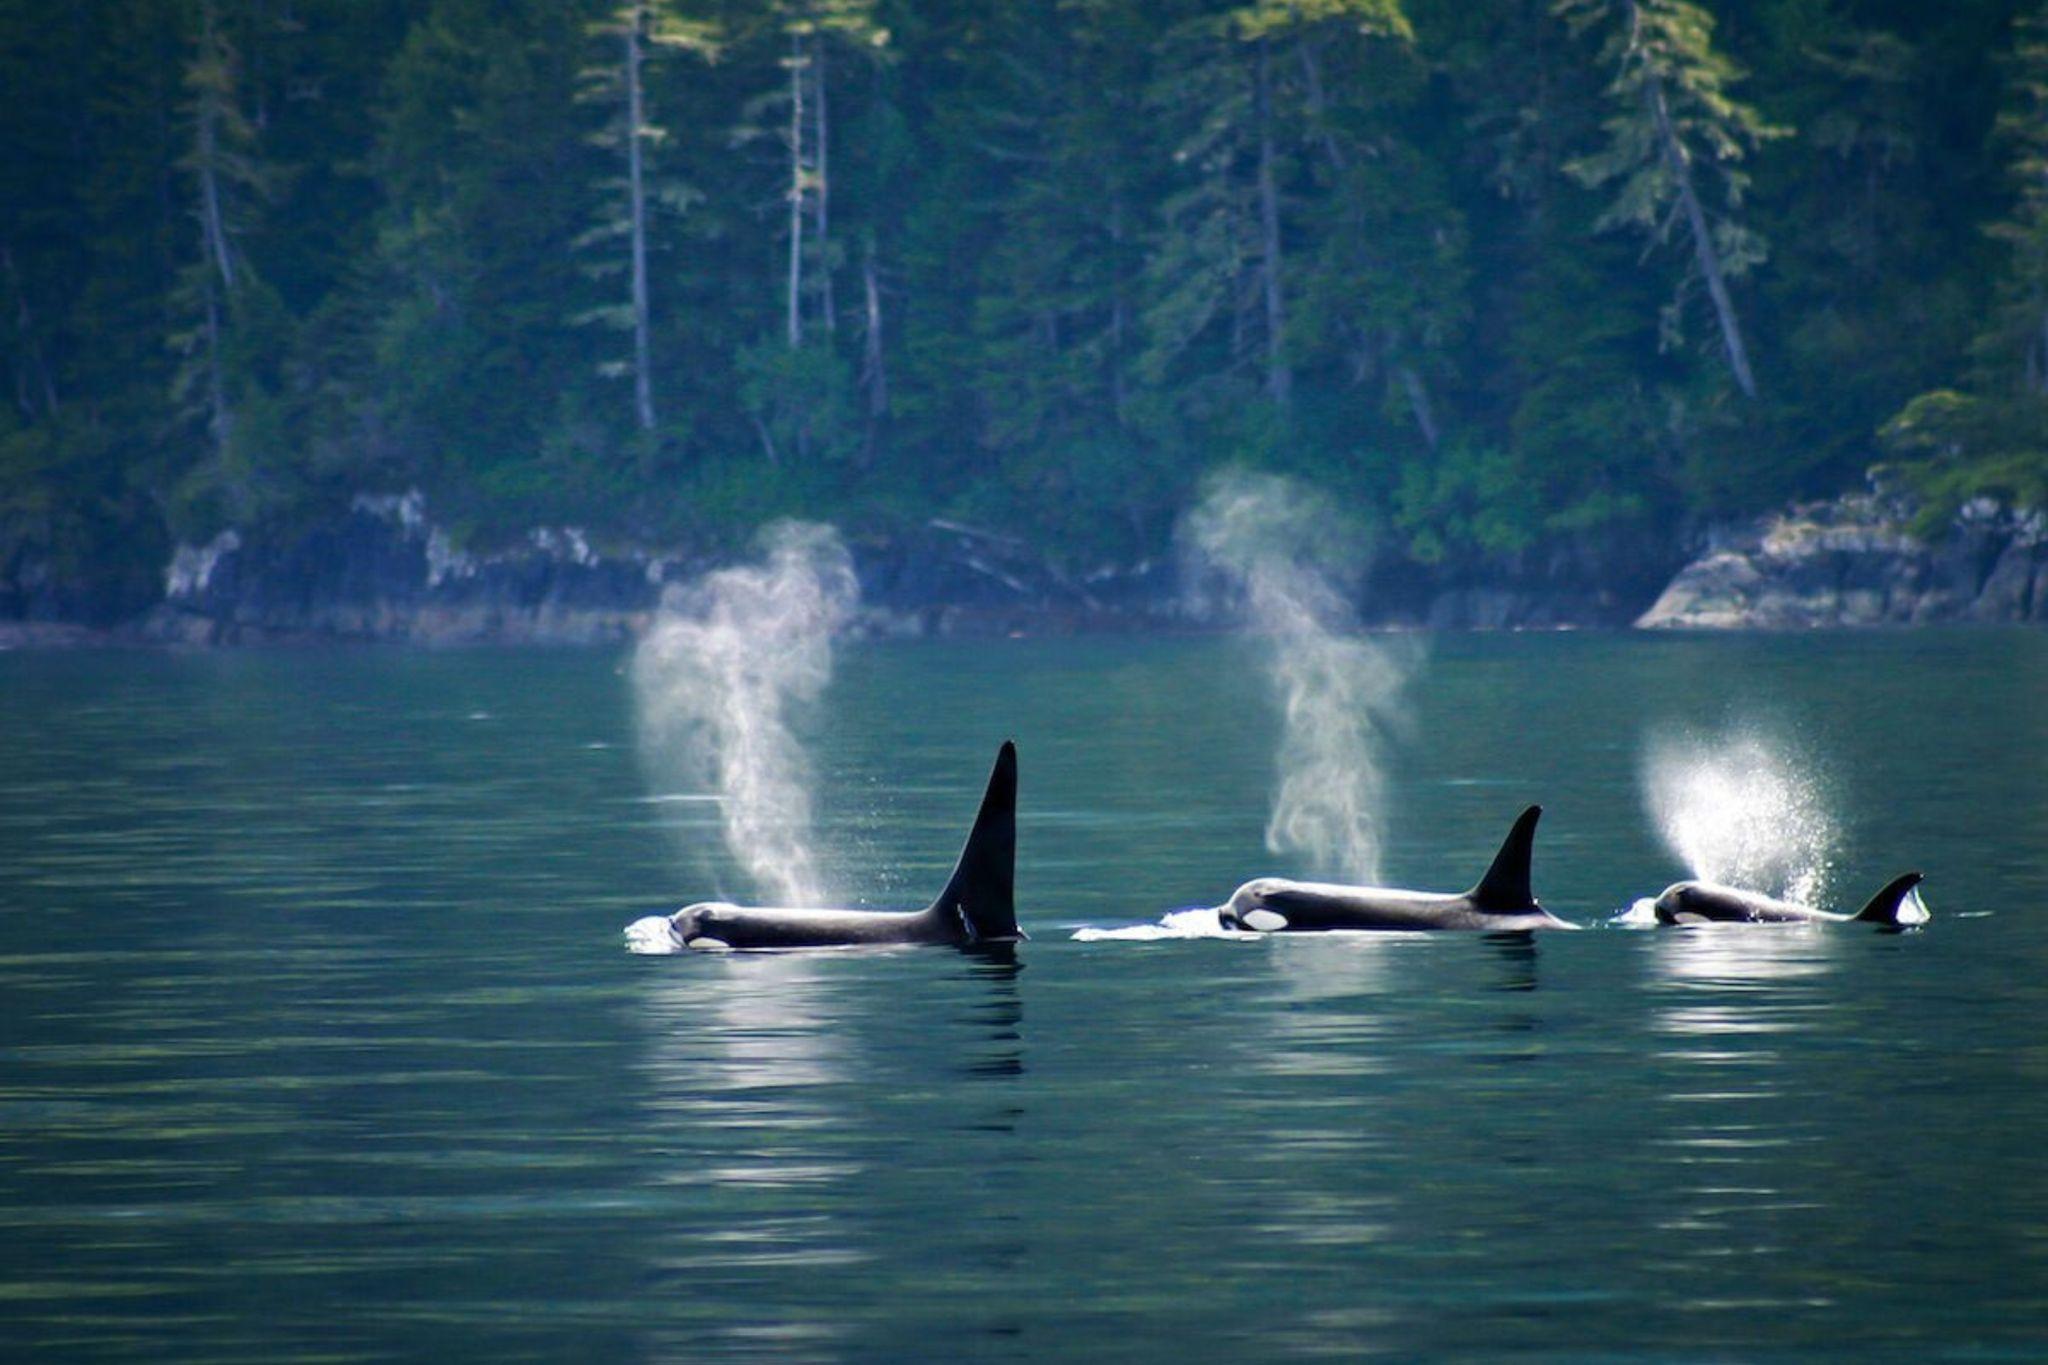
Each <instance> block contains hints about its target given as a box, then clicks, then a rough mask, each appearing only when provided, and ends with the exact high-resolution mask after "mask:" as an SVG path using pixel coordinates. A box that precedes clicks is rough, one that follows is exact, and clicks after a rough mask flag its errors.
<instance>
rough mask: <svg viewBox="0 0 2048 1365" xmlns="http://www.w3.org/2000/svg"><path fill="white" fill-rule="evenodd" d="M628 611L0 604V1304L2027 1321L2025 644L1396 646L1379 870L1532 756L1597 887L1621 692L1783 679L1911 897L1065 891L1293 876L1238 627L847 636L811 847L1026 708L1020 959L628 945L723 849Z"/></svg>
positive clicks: (615, 1316) (332, 1324)
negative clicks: (1766, 903)
mask: <svg viewBox="0 0 2048 1365" xmlns="http://www.w3.org/2000/svg"><path fill="white" fill-rule="evenodd" d="M618 663H619V661H618V660H617V659H614V658H609V657H605V656H601V655H596V654H567V653H465V654H445V655H428V654H402V653H381V652H375V653H373V652H364V653H339V652H336V653H329V652H304V653H268V654H220V655H202V656H190V657H182V656H169V655H157V654H133V655H127V654H113V655H51V656H5V657H0V708H4V709H0V718H4V722H5V736H6V742H5V745H4V749H0V1354H4V1355H5V1356H6V1357H7V1358H9V1359H27V1358H37V1359H42V1358H75V1357H85V1358H112V1357H121V1358H130V1359H136V1358H148V1359H162V1358H181V1359H197V1358H204V1359H229V1360H251V1361H277V1360H312V1359H320V1360H344V1359H354V1358H378V1357H387V1358H388V1357H397V1356H402V1357H412V1358H417V1357H422V1356H427V1355H430V1354H434V1353H442V1354H446V1355H450V1356H455V1357H460V1358H490V1359H518V1358H537V1357H539V1358H580V1359H642V1358H648V1359H679V1360H687V1359H698V1358H704V1357H707V1356H714V1355H715V1356H725V1357H733V1356H751V1355H759V1356H774V1357H777V1358H791V1359H827V1360H829V1359H932V1360H944V1359H957V1358H977V1357H991V1358H1032V1359H1044V1358H1058V1357H1081V1356H1117V1357H1123V1358H1162V1357H1164V1358H1172V1357H1180V1358H1184V1359H1203V1360H1237V1359H1247V1358H1276V1357H1292V1356H1312V1355H1333V1356H1346V1357H1352V1356H1363V1355H1381V1356H1386V1357H1391V1358H1412V1357H1414V1356H1418V1355H1425V1354H1427V1355H1435V1356H1464V1357H1474V1358H1478V1357H1483V1358H1498V1357H1501V1356H1509V1355H1514V1356H1523V1357H1536V1358H1550V1359H1557V1360H1585V1359H1614V1360H1622V1359H1627V1360H1716V1361H1719V1360H1788V1359H1802V1360H1806V1359H1811V1360H1838V1359H1845V1358H1861V1359H1870V1358H1882V1357H1889V1358H1894V1359H1902V1360H1903V1359H1927V1358H1946V1359H1958V1360H1984V1359H2039V1358H2043V1357H2044V1356H2048V1160H2044V1157H2043V1144H2044V1139H2048V1043H2044V1041H2043V1037H2042V1034H2043V1031H2044V1029H2048V970H2044V969H2048V838H2044V833H2048V635H2039V634H2018V633H1982V634H1910V635H1867V636H1863V635H1859V636H1830V637H1825V638H1732V639H1694V638H1676V637H1658V638H1636V637H1622V636H1581V637H1521V638H1473V639H1448V640H1443V641H1439V642H1437V643H1436V645H1435V646H1434V649H1433V652H1432V655H1431V658H1430V660H1429V662H1428V663H1427V665H1426V667H1425V668H1424V670H1423V671H1422V673H1421V674H1420V676H1419V678H1418V679H1417V682H1416V684H1415V687H1414V691H1413V693H1412V700H1413V703H1414V705H1413V708H1412V709H1413V717H1412V728H1411V729H1410V731H1409V732H1408V733H1407V735H1406V736H1405V737H1404V738H1403V739H1402V740H1401V741H1400V742H1399V743H1398V745H1397V746H1396V747H1395V749H1394V750H1393V752H1392V754H1391V758H1390V788H1389V789H1390V798H1389V802H1388V806H1389V817H1388V818H1389V825H1390V829H1391V834H1392V839H1391V843H1390V846H1389V850H1388V853H1387V858H1386V863H1387V872H1388V874H1389V876H1390V877H1391V878H1393V879H1394V880H1396V881H1399V882H1404V883H1409V884H1421V885H1425V886H1439V885H1445V884H1452V885H1455V884H1457V883H1461V882H1464V881H1469V880H1470V879H1471V877H1472V876H1473V875H1474V874H1476V872H1477V870H1478V869H1479V867H1480V866H1482V865H1483V863H1484V861H1485V859H1486V858H1487V857H1488V856H1489V855H1490V853H1491V851H1492V848H1493V845H1494V843H1495V842H1496V841H1497V839H1498V838H1499V836H1500V833H1501V831H1502V830H1503V829H1504V828H1505V824H1506V822H1507V820H1508V819H1509V818H1510V817H1511V816H1512V814H1513V812H1514V811H1515V810H1516V809H1517V808H1518V807H1519V806H1520V805H1521V804H1522V803H1523V802H1524V801H1525V800H1541V801H1543V802H1544V803H1545V804H1546V806H1547V807H1548V811H1549V814H1548V815H1547V816H1546V820H1545V825H1544V829H1543V833H1542V837H1541V840H1540V842H1539V849H1538V863H1537V885H1538V889H1539V891H1540V892H1541V893H1542V894H1543V896H1544V898H1545V901H1546V903H1548V904H1549V905H1550V906H1551V907H1552V908H1553V909H1555V910H1557V911H1558V912H1559V913H1561V914H1563V915H1564V916H1565V917H1566V918H1568V919H1574V920H1577V921H1580V922H1584V923H1593V922H1596V921H1599V920H1603V919H1605V918H1607V917H1608V916H1609V915H1611V914H1612V913H1613V912H1614V911H1615V910H1617V909H1619V908H1620V907H1622V906H1623V905H1625V904H1626V903H1627V902H1628V901H1629V900H1630V899H1631V898H1633V897H1635V896H1639V895H1646V894H1653V893H1654V892H1655V891H1656V890H1657V889H1658V888H1660V887H1661V886H1663V885H1664V884H1665V883H1666V882H1668V881H1670V880H1673V879H1674V878H1676V877H1677V876H1679V875H1681V873H1682V871H1683V869H1681V868H1679V867H1677V866H1676V865H1675V864H1674V863H1673V861H1672V860H1671V858H1670V857H1669V856H1668V855H1667V854H1665V853H1664V852H1663V851H1662V848H1661V845H1660V844H1659V841H1658V840H1657V838H1656V836H1655V832H1654V831H1653V830H1652V829H1651V827H1650V824H1649V822H1648V820H1647V818H1646V817H1645V816H1644V814H1643V813H1642V804H1641V800H1640V796H1639V792H1638V785H1637V777H1636V770H1637V755H1638V751H1639V748H1640V745H1641V741H1642V737H1643V735H1644V733H1645V732H1646V731H1647V730H1649V729H1652V728H1654V727H1656V726H1658V725H1661V724H1666V723H1671V722H1686V723H1696V724H1704V725H1710V726H1711V725H1718V724H1720V723H1722V722H1724V721H1727V720H1729V719H1731V718H1744V717H1748V716H1752V715H1759V714H1760V715H1763V716H1766V717H1768V718H1769V719H1770V720H1771V722H1772V723H1773V724H1775V725H1776V726H1778V727H1779V728H1780V729H1781V731H1782V732H1783V733H1785V734H1787V735H1790V736H1794V737H1796V739H1797V741H1798V744H1799V745H1800V746H1801V747H1802V748H1804V749H1805V751H1806V752H1808V753H1809V754H1811V755H1813V756H1815V757H1816V758H1817V759H1819V760H1821V761H1822V765H1823V767H1824V769H1825V773H1826V780H1825V790H1826V793H1827V798H1828V802H1829V804H1830V806H1831V808H1832V809H1833V810H1834V812H1835V815H1836V817H1837V819H1838V822H1839V824H1840V827H1841V831H1842V838H1841V845H1840V849H1839V868H1840V878H1839V886H1840V889H1841V890H1842V892H1843V894H1844V896H1845V897H1849V896H1853V895H1855V894H1856V893H1860V892H1863V891H1866V890H1867V889H1868V888H1870V887H1874V886H1875V885H1876V883H1877V882H1879V881H1881V880H1882V879H1883V878H1884V877H1885V876H1887V875H1889V874H1890V873H1891V872H1892V871H1894V870H1896V869H1897V868H1899V867H1902V866H1921V867H1924V868H1925V869H1926V870H1927V872H1928V874H1929V881H1928V886H1927V898H1928V902H1929V904H1930V906H1931V907H1932V909H1933V912H1934V916H1935V918H1934V921H1933V923H1932V924H1931V925H1930V926H1928V928H1927V929H1925V930H1924V931H1922V932H1918V933H1913V934H1906V935H1894V936H1885V935H1881V934H1878V933H1875V932H1869V931H1866V930H1864V929H1862V928H1840V929H1835V930H1832V931H1821V932H1815V931H1811V930H1793V931H1785V930H1771V929H1763V930H1735V931H1725V930H1724V931H1707V932H1699V931H1666V932H1636V931H1629V930H1623V929H1618V928H1603V929H1600V930H1598V931H1596V932H1589V933H1582V934H1574V935H1554V936H1550V937H1545V938H1542V939H1540V940H1537V941H1534V942H1526V941H1523V942H1518V941H1494V940H1490V939H1485V938H1478V937H1462V936H1443V937H1439V938H1418V937H1408V936H1403V937H1397V938H1392V939H1387V940H1380V941H1371V942H1360V941H1356V940H1353V941H1343V940H1329V939H1323V940H1316V939H1313V938H1297V939H1278V940H1268V941H1261V942H1253V943H1228V942H1213V941H1210V942H1201V941H1196V942H1164V943H1151V944H1140V943H1123V942H1110V943H1077V942H1074V941H1072V940H1071V938H1070V937H1069V934H1070V933H1071V931H1072V929H1073V928H1074V927H1075V926H1079V925H1113V924H1119V923H1125V922H1130V921H1137V920H1149V919H1152V918H1154V917H1156V916H1157V915H1158V914H1159V913H1160V912H1161V911H1162V910H1166V909H1169V908H1172V907H1176V906H1187V905H1195V904H1210V903H1214V902H1215V901H1217V900H1218V899H1220V898H1221V897H1223V896H1224V895H1226V894H1227V893H1228V892H1229V890H1230V889H1231V888H1232V887H1233V886H1234V885H1235V884H1236V883H1237V882H1238V881H1240V880H1242V879H1243V878H1244V877H1246V876H1249V875H1252V874H1254V873H1258V872H1269V871H1270V872H1289V871H1298V870H1301V869H1296V868H1291V867H1288V866H1285V865H1283V864H1284V860H1282V859H1278V858H1275V857H1273V856H1272V855H1269V854H1267V853H1266V852H1265V851H1264V849H1263V848H1262V847H1261V835H1262V830H1263V825H1264V821H1265V814H1266V802H1267V795H1268V791H1269V788H1270V781H1271V754H1272V751H1273V744H1274V733H1275V722H1274V719H1273V717H1272V715H1271V712H1270V708H1269V707H1268V706H1267V704H1266V702H1265V697H1264V689H1263V686H1262V684H1261V683H1260V682H1259V680H1258V678H1257V677H1256V676H1254V675H1252V674H1250V673H1249V672H1248V671H1247V669H1246V655H1245V654H1244V653H1243V652H1242V651H1241V650H1240V649H1239V648H1238V647H1236V646H1233V645H1231V644H1229V643H1228V642H1223V641H1214V640H1197V641H1172V640H1167V641H1158V640H1104V641H1084V642H1078V643H1051V642H1032V641H1018V642H1007V643H998V644H925V645H892V646H875V647H869V648H865V649H860V650H856V651H854V652H853V653H852V654H851V655H850V656H849V657H846V658H845V659H843V661H842V665H841V669H840V674H839V677H838V679H837V681H836V682H835V683H834V685H833V687H832V689H831V691H830V693H829V695H828V697H827V699H826V702H825V704H824V706H823V708H822V710H821V712H820V713H819V714H818V715H817V716H816V717H815V718H814V723H813V724H812V725H811V727H810V731H809V733H810V734H811V735H812V739H813V744H814V750H815V754H816V760H817V766H818V769H819V773H820V776H821V787H820V800H821V802H822V806H823V814H824V830H823V834H822V840H823V842H824V843H825V844H826V845H827V846H828V847H829V848H830V849H832V850H835V853H834V856H833V858H832V860H831V862H830V867H831V870H832V874H833V879H834V880H835V882H837V883H839V884H840V885H843V886H845V887H847V888H849V889H850V890H855V889H858V890H864V891H868V892H870V893H871V894H870V896H869V899H870V900H871V901H874V902H876V903H880V904H891V903H896V904H904V905H908V904H912V903H915V902H917V901H918V900H919V899H920V896H921V895H923V894H928V893H929V891H930V890H931V889H932V888H933V887H935V886H936V885H937V882H938V880H939V879H940V878H941V877H942V876H943V875H944V871H945V868H946V866H947V864H948V863H949V862H950V860H951V857H952V854H953V852H954V851H955V848H956V847H957V841H958V839H959V836H960V833H961V831H962V829H963V828H964V823H965V820H966V816H967V812H968V810H969V808H970V807H971V805H972V803H973V800H974V798H975V797H976V795H977V794H978V791H979V787H980V783H981V781H982V778H983V776H984V775H985V772H986V765H987V762H988V758H989V756H990V754H991V752H992V751H993V748H994V745H995V743H996V741H997V740H998V739H1000V738H1002V737H1003V736H1005V735H1014V736H1015V737H1016V738H1017V739H1018V741H1019V744H1020V748H1021V751H1022V756H1023V811H1024V814H1023V817H1022V831H1021V843H1022V850H1021V861H1020V874H1019V899H1020V905H1021V908H1022V911H1023V917H1024V921H1025V924H1026V926H1027V927H1028V928H1029V929H1030V930H1031V931H1032V933H1033V934H1034V940H1033V941H1032V942H1031V943H1028V944H1025V945H1023V947H1022V949H1021V950H1020V951H1019V953H1018V956H1017V959H1016V961H1015V962H1014V963H1004V962H1001V961H995V960H989V959H985V958H977V957H971V956H964V955H960V954H956V953H954V952H952V951H950V950H929V951H921V952H897V953H880V954H873V953H854V954H847V953H840V954H823V955H819V954H811V955H785V956H709V957H707V956H679V957H647V958H642V957H633V956H630V955H628V954H627V953H625V952H624V951H623V950H622V947H621V942H620V933H619V931H620V929H621V927H622V926H623V925H625V924H626V923H627V922H628V921H630V920H632V919H634V918H637V917H639V916H641V915H644V914H648V913H654V912H660V911H665V910H667V909H670V908H673V907H674V906H675V905H677V904H679V903H681V902H682V901H684V900H687V899H696V898H700V897H702V896H705V895H708V894H711V893H712V892H714V891H725V892H728V893H735V894H737V893H744V892H745V891H746V890H747V888H746V887H745V886H744V885H742V884H739V883H738V881H737V880H736V879H735V877H734V874H732V872H731V871H730V866H729V864H725V863H723V862H722V861H721V860H720V858H719V857H718V856H717V855H716V853H715V851H714V850H715V835H714V833H713V827H712V826H711V825H710V824H708V823H706V822H707V821H708V820H709V819H710V818H711V817H712V815H713V813H714V808H713V807H711V806H709V805H707V804H705V803H701V802H687V801H683V802H677V801H650V800H649V799H647V798H648V797H649V795H650V793H652V794H657V795H658V794H661V793H659V792H658V790H656V788H658V787H659V785H660V784H659V783H655V784H652V786H651V785H650V783H649V782H648V780H647V779H645V778H643V776H642V774H641V772H640V770H639V768H638V766H637V764H636V762H635V759H634V756H633V750H632V742H631V738H632V720H631V713H630V704H629V696H628V691H627V688H626V685H625V682H624V680H623V679H622V678H621V677H620V676H619V675H618V673H617V671H616V670H617V666H618Z"/></svg>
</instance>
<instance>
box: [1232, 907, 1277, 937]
mask: <svg viewBox="0 0 2048 1365" xmlns="http://www.w3.org/2000/svg"><path fill="white" fill-rule="evenodd" d="M1238 920H1239V921H1240V922H1241V923H1242V924H1243V925H1244V927H1245V928H1247V929H1256V930H1258V932H1260V933H1262V934H1273V933H1278V932H1279V931H1280V930H1282V929H1285V928H1286V927H1287V916H1285V915H1283V914H1281V913H1280V912H1279V911H1277V910H1266V909H1259V910H1247V911H1246V912H1245V913H1244V914H1242V915H1239V916H1238Z"/></svg>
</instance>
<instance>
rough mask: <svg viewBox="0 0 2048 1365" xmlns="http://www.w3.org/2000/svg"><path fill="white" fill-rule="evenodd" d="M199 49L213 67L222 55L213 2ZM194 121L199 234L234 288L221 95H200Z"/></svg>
mask: <svg viewBox="0 0 2048 1365" xmlns="http://www.w3.org/2000/svg"><path fill="white" fill-rule="evenodd" d="M199 46H200V51H201V52H202V53H204V54H205V55H204V60H205V61H207V62H209V63H211V62H213V61H214V60H215V59H216V58H217V56H218V55H219V51H220V48H219V43H218V41H217V40H216V37H215V16H214V9H213V0H201V4H200V6H199ZM196 113H197V118H196V119H195V121H194V133H195V136H196V138H197V141H198V148H197V150H198V153H199V155H198V158H197V160H198V165H197V167H196V169H197V170H198V172H199V230H200V236H201V238H202V239H203V240H202V246H203V249H204V250H205V252H206V257H207V259H208V260H209V261H211V262H212V263H213V266H214V268H215V269H216V270H218V271H219V272H220V282H221V286H222V288H224V289H228V290H233V289H234V287H235V262H234V254H233V252H231V251H230V250H229V249H228V233H227V225H226V223H225V222H224V221H223V219H222V215H221V207H220V169H219V161H220V92H219V91H218V90H210V89H209V90H202V91H200V92H199V106H198V109H197V111H196Z"/></svg>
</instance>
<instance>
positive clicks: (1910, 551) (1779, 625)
mask: <svg viewBox="0 0 2048 1365" xmlns="http://www.w3.org/2000/svg"><path fill="white" fill-rule="evenodd" d="M1911 518H1912V509H1911V508H1910V507H1908V506H1906V505H1903V504H1901V503H1898V502H1896V501H1893V500H1891V499H1887V498H1885V497H1884V496H1882V495H1880V494H1876V493H1870V494H1861V495H1856V496H1851V497H1842V498H1836V499H1833V500H1830V501H1827V502H1817V503H1807V504H1802V505H1799V506H1795V507H1792V508H1788V509H1786V510H1785V511H1783V512H1779V513H1775V514H1773V515H1771V516H1767V517H1762V518H1759V519H1757V520H1755V521H1753V522H1749V523H1746V524H1744V525H1742V526H1739V527H1734V528H1725V529H1722V530H1719V531H1717V532H1715V533H1714V534H1712V535H1710V536H1709V538H1708V544H1707V546H1706V549H1705V552H1704V553H1702V554H1701V555H1700V556H1699V557H1697V558H1695V559H1694V560H1693V561H1692V562H1691V563H1690V564H1687V565H1686V566H1685V567H1684V568H1683V569H1681V570H1679V572H1678V575H1677V576H1676V577H1675V578H1673V579H1672V580H1671V583H1670V585H1669V586H1667V587H1666V588H1665V589H1664V591H1663V592H1662V593H1661V594H1659V595H1658V598H1657V600H1656V601H1655V602H1654V603H1652V604H1651V606H1650V608H1649V609H1648V610H1647V611H1645V612H1644V613H1643V615H1642V616H1641V617H1640V618H1639V619H1638V620H1637V621H1636V625H1637V626H1638V627H1641V628H1644V629H1674V628H1679V629H1694V630H1727V629H1737V630H1755V629H1763V630H1813V629H1828V628H1840V627H1861V626H1887V625H1889V626H1911V625H1935V624H1942V623H1952V622H1980V623H2007V624H2016V623H2020V622H2030V623H2033V624H2037V625H2039V624H2048V515H2044V514H2043V513H2041V512H2038V511H2035V512H2025V513H2016V512H2013V511H2011V510H2009V509H2007V508H2004V507H2001V506H1999V505H1998V504H1996V503H1993V502H1991V501H1990V500H1989V499H1980V500H1978V501H1976V502H1973V503H1971V504H1969V505H1968V506H1966V507H1964V508H1963V509H1962V511H1961V512H1960V513H1959V514H1958V515H1957V517H1956V518H1955V519H1954V521H1953V522H1952V523H1951V524H1950V525H1949V527H1948V528H1947V531H1946V534H1945V535H1943V536H1942V537H1940V538H1939V539H1934V540H1927V539H1922V538H1920V537H1918V536H1915V535H1913V534H1912V533H1911V531H1910V530H1909V529H1908V527H1909V526H1910V524H1911Z"/></svg>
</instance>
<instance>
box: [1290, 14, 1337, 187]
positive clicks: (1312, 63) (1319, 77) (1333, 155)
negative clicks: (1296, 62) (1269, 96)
mask: <svg viewBox="0 0 2048 1365" xmlns="http://www.w3.org/2000/svg"><path fill="white" fill-rule="evenodd" d="M1297 46H1298V48H1299V49H1300V52H1301V74H1302V78H1303V80H1304V81H1306V82H1307V84H1308V112H1309V117H1310V118H1311V119H1313V120H1314V121H1315V125H1316V133H1317V136H1319V137H1320V138H1321V139H1322V143H1323V152H1324V154H1325V155H1326V156H1328V157H1329V158H1330V165H1331V166H1333V167H1335V168H1336V169H1338V170H1340V171H1341V170H1343V169H1344V149H1343V148H1342V147H1340V146H1338V145H1337V138H1336V135H1335V134H1333V133H1331V131H1330V130H1329V129H1328V128H1326V127H1324V126H1323V108H1324V103H1323V59H1322V57H1321V56H1320V55H1318V53H1317V51H1316V48H1317V43H1316V42H1315V41H1313V40H1311V39H1310V37H1309V35H1308V34H1306V33H1304V34H1302V35H1301V38H1300V39H1299V40H1298V42H1297Z"/></svg>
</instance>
